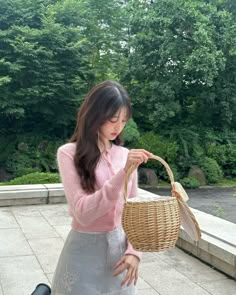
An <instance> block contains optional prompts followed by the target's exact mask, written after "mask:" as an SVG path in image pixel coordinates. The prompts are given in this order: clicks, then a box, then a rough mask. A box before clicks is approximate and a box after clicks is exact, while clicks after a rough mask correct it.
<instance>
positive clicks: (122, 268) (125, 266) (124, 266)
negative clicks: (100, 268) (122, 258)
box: [113, 264, 127, 277]
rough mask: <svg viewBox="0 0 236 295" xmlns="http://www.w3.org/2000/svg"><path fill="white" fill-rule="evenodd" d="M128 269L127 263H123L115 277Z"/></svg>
mask: <svg viewBox="0 0 236 295" xmlns="http://www.w3.org/2000/svg"><path fill="white" fill-rule="evenodd" d="M126 269H127V265H125V264H124V265H123V266H122V267H121V268H120V269H119V270H117V271H116V272H115V273H114V274H113V277H116V276H118V275H119V274H121V273H122V272H124V271H125V270H126Z"/></svg>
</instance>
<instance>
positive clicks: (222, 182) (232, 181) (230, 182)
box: [212, 179, 236, 186]
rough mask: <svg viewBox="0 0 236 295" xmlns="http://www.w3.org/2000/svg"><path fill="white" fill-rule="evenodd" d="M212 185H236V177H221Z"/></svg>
mask: <svg viewBox="0 0 236 295" xmlns="http://www.w3.org/2000/svg"><path fill="white" fill-rule="evenodd" d="M212 186H236V179H221V180H220V181H219V182H217V183H216V184H214V185H212Z"/></svg>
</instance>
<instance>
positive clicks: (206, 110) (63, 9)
mask: <svg viewBox="0 0 236 295" xmlns="http://www.w3.org/2000/svg"><path fill="white" fill-rule="evenodd" d="M105 79H114V80H118V81H121V83H122V84H123V85H125V86H126V87H127V89H128V90H129V93H130V96H131V99H132V103H133V107H134V108H133V109H134V111H133V113H134V120H135V122H136V123H137V126H138V129H137V126H136V125H135V123H134V122H131V123H130V124H129V126H127V129H126V131H125V133H124V135H125V137H126V139H127V140H126V142H127V143H128V144H129V145H132V144H133V142H137V141H138V139H139V132H140V134H141V138H144V139H145V141H149V142H150V145H148V148H151V147H153V148H155V149H156V147H154V146H155V145H153V144H154V143H155V142H156V141H158V143H159V144H161V142H162V141H163V144H164V145H163V146H162V145H161V146H162V148H161V150H162V151H163V155H167V154H168V155H169V152H168V151H169V150H170V149H171V147H172V145H171V143H172V142H174V143H175V144H174V146H175V148H176V149H175V148H174V149H172V151H171V152H170V155H169V156H168V160H169V159H171V161H173V162H174V163H173V167H175V166H178V167H177V168H178V169H181V170H182V172H183V173H182V174H184V173H186V172H187V170H188V169H189V167H190V166H191V165H192V164H199V163H200V162H201V159H202V158H203V157H206V156H208V157H210V158H212V159H214V160H216V161H217V162H218V164H220V166H221V168H222V169H223V170H224V172H225V175H227V176H230V175H235V173H236V172H235V169H234V166H235V161H234V157H235V153H234V151H233V147H234V145H235V126H236V5H235V1H234V0H179V1H176V0H153V1H149V0H147V1H141V0H123V1H110V0H99V1H98V0H34V1H33V0H14V1H13V0H0V137H1V138H6V141H5V145H4V144H2V142H3V141H2V140H1V145H3V146H0V151H3V154H4V155H5V153H6V151H7V148H6V147H7V146H9V142H12V145H14V146H18V144H19V143H20V141H19V142H17V141H16V139H17V138H19V134H26V133H30V134H31V136H32V134H35V136H38V135H40V137H41V138H42V140H43V138H48V137H54V136H56V137H57V138H61V139H63V140H65V139H66V138H68V137H69V136H70V135H71V133H72V131H73V128H74V124H75V118H76V112H77V109H78V107H79V106H80V103H81V101H82V100H83V98H84V96H85V94H86V93H87V92H88V90H89V89H90V88H91V87H92V86H93V85H95V84H96V83H98V82H100V81H102V80H105ZM148 131H153V133H151V134H152V136H153V137H151V139H150V138H149V137H148V136H150V134H149V133H148V135H147V138H146V137H145V136H146V135H145V134H144V135H143V134H142V133H143V132H148ZM9 134H10V135H11V137H10V136H9ZM31 136H30V137H31ZM156 136H157V138H158V140H157V139H156ZM151 141H153V144H152V143H151ZM139 142H140V144H141V141H140V140H139ZM142 144H144V145H145V142H142ZM159 148H160V147H158V150H157V153H159V152H160V150H159ZM9 151H12V154H14V159H12V161H13V160H14V161H15V159H17V158H19V157H18V154H16V150H15V152H14V150H13V149H12V147H11V148H10V147H9ZM222 154H223V156H222V158H221V156H220V155H222ZM41 157H42V158H43V157H44V155H41ZM3 158H4V157H3V156H2V157H0V162H1V163H3V164H4V165H6V163H4V159H3ZM14 161H13V162H14ZM13 162H12V164H11V165H10V164H9V165H10V166H14V167H15V166H17V165H18V164H17V165H15V164H14V163H15V162H14V163H13ZM16 162H17V161H16ZM21 162H22V163H25V162H27V159H25V158H24V157H23V158H22V161H20V160H19V167H20V165H21V164H20V163H21ZM9 163H10V162H9ZM17 163H18V162H17ZM22 165H23V166H24V164H22ZM40 165H41V164H40ZM41 166H42V165H41ZM44 170H50V169H47V168H45V169H44ZM181 176H182V175H181Z"/></svg>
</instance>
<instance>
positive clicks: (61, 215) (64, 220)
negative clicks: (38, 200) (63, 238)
mask: <svg viewBox="0 0 236 295" xmlns="http://www.w3.org/2000/svg"><path fill="white" fill-rule="evenodd" d="M40 212H41V214H42V215H43V216H44V217H45V218H46V220H47V221H48V223H50V224H51V225H70V224H71V216H70V215H69V212H68V205H66V206H63V205H62V206H57V207H55V206H53V207H52V206H50V205H49V206H48V207H46V208H44V209H43V210H40Z"/></svg>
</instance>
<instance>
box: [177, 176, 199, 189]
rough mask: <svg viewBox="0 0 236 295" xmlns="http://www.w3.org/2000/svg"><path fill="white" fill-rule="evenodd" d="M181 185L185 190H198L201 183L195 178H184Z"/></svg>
mask: <svg viewBox="0 0 236 295" xmlns="http://www.w3.org/2000/svg"><path fill="white" fill-rule="evenodd" d="M180 183H181V184H182V186H183V187H184V188H198V187H199V186H200V183H199V181H198V180H197V179H196V178H194V177H184V178H183V179H181V180H180Z"/></svg>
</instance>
